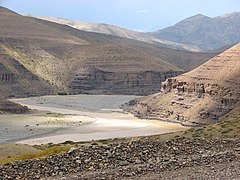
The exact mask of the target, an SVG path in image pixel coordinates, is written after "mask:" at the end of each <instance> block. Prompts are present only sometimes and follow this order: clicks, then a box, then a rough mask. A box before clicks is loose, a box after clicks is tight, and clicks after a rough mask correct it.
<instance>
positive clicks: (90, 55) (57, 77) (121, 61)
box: [0, 8, 214, 96]
mask: <svg viewBox="0 0 240 180" xmlns="http://www.w3.org/2000/svg"><path fill="white" fill-rule="evenodd" d="M0 49H1V52H2V53H1V54H0V60H1V61H2V62H1V64H3V65H4V67H5V70H4V68H3V70H2V71H1V74H4V73H5V74H6V73H7V76H8V75H9V74H12V76H9V77H10V79H11V77H19V78H17V79H16V80H14V81H8V80H9V79H8V80H7V81H6V80H5V79H4V78H5V75H4V76H2V77H4V78H3V79H2V82H1V83H2V84H4V85H3V86H1V87H0V88H3V87H4V89H1V94H2V95H3V96H12V95H18V93H19V94H21V95H23V94H27V95H36V94H49V93H50V92H51V89H53V91H54V92H55V93H57V92H61V93H62V92H68V93H91V94H103V93H104V94H141V95H143V94H150V93H154V92H157V91H159V90H160V84H161V82H162V81H164V80H165V79H166V78H169V77H172V76H176V75H178V74H179V73H181V72H182V70H183V69H185V70H187V69H191V68H193V67H196V66H197V65H199V64H201V63H203V62H204V61H206V60H207V59H208V58H209V57H212V56H213V55H214V54H211V53H193V52H186V51H176V50H170V49H166V48H159V47H158V46H154V45H151V44H148V43H144V42H140V41H135V40H129V39H123V38H119V37H114V36H110V35H104V34H98V33H92V32H85V31H80V30H77V29H74V28H71V27H69V26H64V25H61V24H57V23H52V22H48V21H44V20H39V19H36V18H30V17H24V16H21V15H18V14H16V13H14V12H12V11H10V10H8V9H5V8H0ZM5 57H7V58H8V59H11V58H12V61H14V62H16V63H18V64H20V65H21V66H22V68H23V69H24V70H21V72H24V74H17V71H16V70H14V69H13V68H11V67H10V65H9V62H10V61H9V62H5V61H6V58H5ZM178 65H179V66H178ZM180 65H181V66H180ZM7 70H11V71H10V72H9V71H7ZM5 71H6V72H5ZM26 77H27V78H28V79H26ZM29 77H34V78H30V79H31V82H29ZM21 78H23V80H21V82H20V79H21ZM15 81H17V82H16V83H17V84H19V86H17V88H12V86H16V83H15ZM32 81H34V82H33V83H32ZM25 82H27V83H26V84H24V83H25ZM35 84H36V86H35ZM26 86H27V88H26ZM16 92H17V93H16Z"/></svg>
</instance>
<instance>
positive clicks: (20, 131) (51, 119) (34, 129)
mask: <svg viewBox="0 0 240 180" xmlns="http://www.w3.org/2000/svg"><path fill="white" fill-rule="evenodd" d="M134 98H135V96H93V95H91V96H89V95H76V96H43V97H34V98H25V99H12V101H14V102H18V103H20V104H22V105H27V106H28V107H29V108H31V109H36V110H37V113H35V114H27V115H4V116H1V117H0V123H1V129H0V130H1V131H0V132H1V138H0V141H1V142H6V141H12V142H17V143H21V144H29V145H35V144H37V145H39V144H47V143H62V142H65V141H91V140H100V139H109V138H119V137H132V136H147V135H155V134H163V133H168V132H174V131H181V130H184V129H185V128H184V127H182V126H180V125H177V124H171V123H165V122H159V121H149V120H139V119H137V118H135V117H133V115H131V114H126V113H124V112H123V111H122V110H121V109H120V106H121V104H123V103H125V102H127V101H129V100H131V99H134Z"/></svg>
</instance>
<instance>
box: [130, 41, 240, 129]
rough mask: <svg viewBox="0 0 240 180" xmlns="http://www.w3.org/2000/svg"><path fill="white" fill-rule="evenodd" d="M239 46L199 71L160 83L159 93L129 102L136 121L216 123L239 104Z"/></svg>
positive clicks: (209, 62) (202, 66) (206, 64)
mask: <svg viewBox="0 0 240 180" xmlns="http://www.w3.org/2000/svg"><path fill="white" fill-rule="evenodd" d="M239 54H240V44H237V45H235V46H233V47H232V48H230V49H228V50H227V51H225V52H223V53H221V54H220V55H218V56H216V57H214V58H212V59H211V60H209V61H208V62H206V63H205V64H203V65H201V66H200V67H198V68H196V69H194V70H192V71H190V72H188V73H185V74H182V75H180V76H177V77H173V78H168V79H167V80H166V81H165V82H164V83H162V88H161V92H160V93H157V94H154V95H151V96H149V97H146V98H140V99H138V100H133V101H132V102H130V103H129V104H130V105H131V106H130V107H128V108H127V110H128V111H130V112H132V113H133V114H135V115H136V116H138V117H142V118H149V119H159V120H164V121H171V122H178V123H181V124H184V125H198V124H209V123H214V122H217V121H218V120H219V119H220V117H222V116H223V115H226V114H227V113H228V112H230V111H231V110H232V109H234V108H236V107H237V106H239V104H240V83H239V82H240V56H239Z"/></svg>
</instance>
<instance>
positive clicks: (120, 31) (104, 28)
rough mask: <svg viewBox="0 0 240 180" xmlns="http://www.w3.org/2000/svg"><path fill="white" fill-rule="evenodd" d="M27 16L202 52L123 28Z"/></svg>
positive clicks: (84, 29) (80, 28) (164, 45)
mask: <svg viewBox="0 0 240 180" xmlns="http://www.w3.org/2000/svg"><path fill="white" fill-rule="evenodd" d="M27 16H29V17H35V18H39V19H42V20H47V21H51V22H55V23H59V24H64V25H68V26H71V27H73V28H76V29H79V30H83V31H88V32H95V33H102V34H109V35H112V36H117V37H122V38H128V39H134V40H138V41H143V42H147V43H151V44H154V45H158V46H160V47H167V48H171V49H177V50H187V51H200V49H199V48H197V47H195V46H190V45H187V44H183V43H177V42H171V41H167V40H162V39H159V38H156V37H154V36H152V35H151V34H148V33H143V32H137V31H133V30H129V29H125V28H121V27H118V26H114V25H110V24H104V23H93V22H82V21H76V20H68V19H63V18H57V17H47V16H32V15H27Z"/></svg>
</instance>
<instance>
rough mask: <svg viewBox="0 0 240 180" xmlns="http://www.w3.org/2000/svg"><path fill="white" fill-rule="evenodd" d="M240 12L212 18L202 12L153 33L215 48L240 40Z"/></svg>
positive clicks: (180, 41) (200, 46)
mask: <svg viewBox="0 0 240 180" xmlns="http://www.w3.org/2000/svg"><path fill="white" fill-rule="evenodd" d="M239 29H240V13H239V12H235V13H232V14H226V15H223V16H218V17H214V18H210V17H207V16H204V15H201V14H198V15H195V16H193V17H189V18H187V19H185V20H183V21H180V22H179V23H177V24H176V25H174V26H171V27H167V28H165V29H162V30H158V31H156V32H153V33H151V34H152V35H154V36H155V37H157V38H160V39H164V40H168V41H173V42H178V43H184V44H189V45H193V46H197V47H198V48H200V49H202V50H214V49H218V48H221V47H224V46H228V45H233V44H236V43H238V42H239V41H240V31H239Z"/></svg>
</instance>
